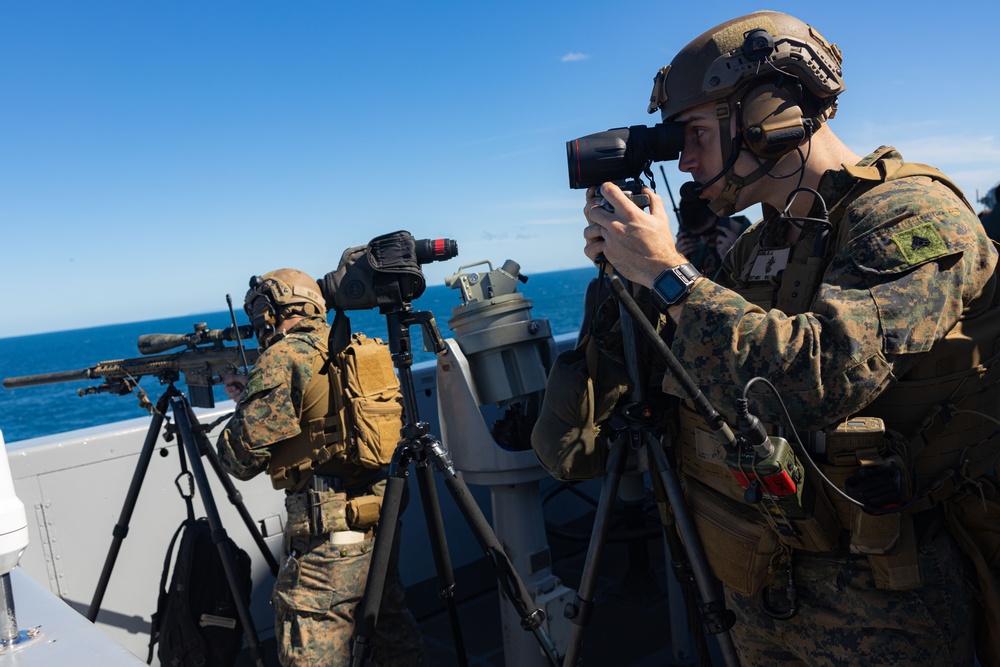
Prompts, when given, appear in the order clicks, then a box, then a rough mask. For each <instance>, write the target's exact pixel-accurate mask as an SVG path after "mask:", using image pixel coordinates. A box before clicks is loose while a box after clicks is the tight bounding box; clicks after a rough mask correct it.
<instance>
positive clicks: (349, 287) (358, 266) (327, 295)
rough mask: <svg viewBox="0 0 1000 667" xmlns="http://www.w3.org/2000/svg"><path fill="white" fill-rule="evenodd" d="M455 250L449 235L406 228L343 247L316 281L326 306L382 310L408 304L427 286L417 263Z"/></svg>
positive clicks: (451, 254) (435, 259) (438, 258)
mask: <svg viewBox="0 0 1000 667" xmlns="http://www.w3.org/2000/svg"><path fill="white" fill-rule="evenodd" d="M457 254H458V243H456V242H455V241H453V240H452V239H420V240H417V239H414V238H413V236H412V235H411V234H410V233H409V232H407V231H398V232H393V233H392V234H384V235H382V236H378V237H375V238H373V239H372V240H371V241H369V242H368V245H363V246H357V247H355V248H348V249H347V250H345V251H344V254H343V255H342V256H341V258H340V264H339V265H338V266H337V268H336V270H334V271H331V272H330V273H328V274H326V275H325V276H324V277H323V279H322V280H318V281H317V283H318V284H319V287H320V292H322V294H323V298H324V300H325V301H326V307H327V308H329V309H330V310H369V309H371V308H378V309H379V312H382V313H385V312H389V311H392V310H395V309H398V308H401V307H402V306H403V304H407V303H410V302H411V301H413V300H414V299H416V298H417V297H419V296H420V295H421V294H423V293H424V289H425V288H426V287H427V283H426V281H425V280H424V274H423V271H421V270H420V265H421V264H429V263H430V262H440V261H444V260H446V259H451V258H452V257H454V256H455V255H457Z"/></svg>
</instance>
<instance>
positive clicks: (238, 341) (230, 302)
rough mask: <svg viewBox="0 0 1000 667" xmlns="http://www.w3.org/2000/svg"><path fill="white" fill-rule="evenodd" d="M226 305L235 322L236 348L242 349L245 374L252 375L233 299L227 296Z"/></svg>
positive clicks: (241, 356)
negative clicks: (237, 322)
mask: <svg viewBox="0 0 1000 667" xmlns="http://www.w3.org/2000/svg"><path fill="white" fill-rule="evenodd" d="M226 305H227V306H229V318H230V319H231V320H232V321H233V331H235V332H236V346H237V347H239V348H240V358H241V359H242V360H243V374H244V375H250V364H248V363H247V351H246V349H245V348H244V347H243V339H242V338H241V337H240V328H239V326H237V324H236V312H235V311H234V310H233V297H232V296H230V295H228V294H227V295H226Z"/></svg>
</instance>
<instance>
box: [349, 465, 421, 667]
mask: <svg viewBox="0 0 1000 667" xmlns="http://www.w3.org/2000/svg"><path fill="white" fill-rule="evenodd" d="M393 459H394V460H393V464H392V474H391V475H390V476H389V479H387V480H386V482H385V493H383V494H382V511H381V513H380V514H379V520H378V528H377V529H376V531H375V544H374V545H373V546H372V560H371V563H370V564H369V566H368V578H367V579H366V580H365V593H364V595H363V596H362V598H361V602H360V603H359V604H358V610H357V612H356V613H355V621H354V643H353V644H352V645H351V667H364V665H366V664H367V663H368V661H369V660H370V659H371V657H372V650H373V649H374V646H373V644H372V642H373V640H374V639H375V624H376V622H377V621H378V611H379V607H380V606H381V604H382V592H383V591H384V590H385V577H386V573H387V572H388V571H389V559H390V558H391V557H392V548H393V542H394V541H395V540H396V526H397V525H398V524H399V509H400V506H401V505H402V498H403V488H404V487H405V486H406V475H407V470H406V466H407V465H408V464H409V453H407V452H400V450H398V449H397V451H396V454H395V455H394V456H393Z"/></svg>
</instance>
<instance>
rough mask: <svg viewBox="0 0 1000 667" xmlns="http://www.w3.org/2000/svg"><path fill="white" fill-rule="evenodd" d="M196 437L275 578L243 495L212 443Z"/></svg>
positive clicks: (274, 567) (268, 551) (269, 556)
mask: <svg viewBox="0 0 1000 667" xmlns="http://www.w3.org/2000/svg"><path fill="white" fill-rule="evenodd" d="M192 418H193V417H192ZM196 435H197V437H198V439H199V441H200V442H201V443H202V445H201V450H202V453H203V454H204V455H205V458H206V459H208V462H209V464H211V466H212V470H214V471H215V475H216V477H218V479H219V482H221V483H222V487H223V488H224V489H225V490H226V497H227V498H229V502H230V503H232V505H233V507H235V508H236V511H237V512H238V513H239V515H240V518H241V519H243V523H244V524H245V525H246V527H247V531H249V533H250V537H251V538H253V541H254V544H256V545H257V548H258V549H259V550H260V553H261V555H262V556H263V557H264V562H266V563H267V567H268V569H269V570H270V571H271V574H272V575H273V576H275V577H277V576H278V561H277V559H275V557H274V554H273V553H271V549H270V548H269V547H268V546H267V544H266V543H265V542H264V537H263V536H262V535H261V534H260V530H258V529H257V523H256V522H255V521H254V519H253V517H252V516H250V512H249V511H247V508H246V505H244V504H243V494H242V493H240V492H239V490H238V489H237V488H236V485H235V484H233V480H232V478H231V477H230V476H229V474H228V473H227V472H226V471H225V470H223V469H222V464H220V463H219V455H218V454H217V453H216V452H215V449H213V448H212V443H210V442H209V441H208V438H207V437H206V436H205V434H204V433H203V432H201V431H198V433H197V434H196Z"/></svg>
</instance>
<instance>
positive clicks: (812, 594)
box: [726, 529, 978, 667]
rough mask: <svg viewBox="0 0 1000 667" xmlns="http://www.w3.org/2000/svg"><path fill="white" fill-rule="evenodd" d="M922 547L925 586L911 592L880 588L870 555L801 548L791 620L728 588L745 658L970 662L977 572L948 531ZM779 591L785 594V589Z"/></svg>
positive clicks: (947, 666) (869, 663) (844, 663)
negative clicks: (775, 615) (830, 553)
mask: <svg viewBox="0 0 1000 667" xmlns="http://www.w3.org/2000/svg"><path fill="white" fill-rule="evenodd" d="M919 550H920V553H919V564H920V576H921V579H922V584H921V585H920V586H919V587H918V588H915V589H913V590H907V591H888V590H881V589H878V588H876V587H875V582H874V579H873V577H872V573H871V568H870V567H869V564H868V559H867V557H865V556H856V555H850V554H846V553H845V554H844V555H843V556H841V557H828V556H819V555H816V554H806V553H801V552H796V554H795V556H794V558H793V572H794V581H795V586H796V589H797V595H798V610H797V612H796V613H795V615H794V616H792V617H791V618H790V619H787V620H778V619H775V618H772V617H771V616H770V615H768V614H766V613H765V612H764V610H763V608H762V607H761V604H760V601H759V599H758V598H757V597H746V596H743V595H740V594H738V593H734V592H732V591H730V590H728V589H727V590H726V601H727V604H728V606H729V608H730V609H732V610H733V611H734V612H735V613H736V617H737V621H736V625H735V626H734V627H733V629H732V630H731V634H732V637H733V642H734V644H735V645H736V650H737V652H738V653H739V656H740V662H741V663H742V664H744V665H769V666H771V665H778V666H787V667H791V666H793V665H794V666H806V665H808V666H809V667H819V666H836V667H848V666H854V665H865V666H866V667H874V666H878V665H894V666H895V665H921V666H924V665H926V666H928V667H930V666H935V667H937V666H940V667H957V666H960V665H969V666H971V665H972V664H973V654H974V650H975V648H974V642H975V623H976V620H977V618H976V617H977V613H978V612H977V609H978V608H977V606H976V602H975V596H976V588H975V586H976V584H975V583H974V581H975V579H974V575H973V574H972V572H971V569H970V567H969V565H968V563H967V562H966V559H965V556H964V555H963V554H962V553H961V552H960V551H959V550H958V547H957V546H956V545H955V542H954V540H953V539H952V538H951V536H950V535H949V534H948V533H947V531H945V530H943V529H942V530H940V531H939V532H936V533H935V534H933V535H928V536H927V537H925V538H924V539H923V540H922V541H921V543H920V547H919ZM779 576H780V575H779ZM785 576H786V578H787V575H785ZM779 583H780V582H779ZM773 595H774V598H773V599H775V600H780V599H782V598H783V597H784V596H783V594H782V592H781V591H778V592H777V593H774V594H773ZM773 606H774V607H776V606H777V604H774V605H773Z"/></svg>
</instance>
